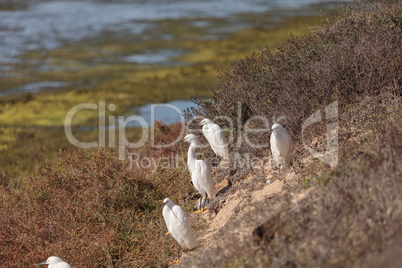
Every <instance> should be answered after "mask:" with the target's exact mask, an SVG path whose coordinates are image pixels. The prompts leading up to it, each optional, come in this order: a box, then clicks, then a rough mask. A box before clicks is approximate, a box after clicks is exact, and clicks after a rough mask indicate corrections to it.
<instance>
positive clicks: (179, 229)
mask: <svg viewBox="0 0 402 268" xmlns="http://www.w3.org/2000/svg"><path fill="white" fill-rule="evenodd" d="M161 206H164V208H163V211H162V214H163V219H164V220H165V223H166V226H167V228H168V230H169V233H170V234H171V235H172V236H173V238H174V239H175V240H176V241H177V242H178V243H179V245H180V246H182V247H185V248H188V249H192V248H195V247H198V246H199V245H200V243H199V242H198V241H197V239H195V236H194V233H193V231H192V230H191V224H190V220H189V219H188V217H187V215H186V213H185V212H184V210H183V209H182V208H181V207H180V206H178V205H176V204H175V203H173V201H172V200H171V199H170V198H166V199H165V200H163V204H162V205H161ZM180 246H179V250H178V253H177V259H179V255H180Z"/></svg>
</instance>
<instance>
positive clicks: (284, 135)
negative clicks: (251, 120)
mask: <svg viewBox="0 0 402 268" xmlns="http://www.w3.org/2000/svg"><path fill="white" fill-rule="evenodd" d="M271 131H272V134H271V140H270V141H271V152H272V156H273V158H274V162H275V165H276V166H277V167H279V169H281V167H286V166H287V165H289V163H290V157H291V153H292V152H291V149H292V140H291V139H290V135H289V133H288V132H287V130H286V129H284V128H283V127H282V126H281V125H279V124H273V125H272V127H271V129H270V130H268V131H266V132H265V133H267V132H271Z"/></svg>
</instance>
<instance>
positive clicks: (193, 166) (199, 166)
mask: <svg viewBox="0 0 402 268" xmlns="http://www.w3.org/2000/svg"><path fill="white" fill-rule="evenodd" d="M181 141H185V142H189V143H191V144H190V147H189V148H188V155H187V166H188V170H189V171H190V175H191V182H192V183H193V185H194V187H195V189H197V191H198V192H199V193H200V194H201V202H200V209H199V210H198V211H197V212H196V213H200V212H203V211H204V208H205V204H206V202H207V199H208V196H209V197H211V198H213V197H214V196H215V194H216V188H215V185H214V182H213V181H212V175H211V170H210V169H209V167H208V165H207V163H205V162H204V161H203V160H198V159H196V158H195V149H196V148H197V147H198V146H200V145H201V143H200V141H199V140H198V138H197V136H196V135H194V134H188V135H187V136H185V137H184V139H182V140H180V141H178V143H179V142H181ZM204 196H205V199H204V202H202V198H203V197H204Z"/></svg>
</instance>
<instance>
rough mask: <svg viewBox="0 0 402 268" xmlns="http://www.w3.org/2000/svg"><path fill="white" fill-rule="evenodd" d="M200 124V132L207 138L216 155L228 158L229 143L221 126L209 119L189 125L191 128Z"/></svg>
mask: <svg viewBox="0 0 402 268" xmlns="http://www.w3.org/2000/svg"><path fill="white" fill-rule="evenodd" d="M197 125H201V126H202V133H203V134H204V136H205V138H206V139H207V140H208V142H209V145H210V146H211V148H212V150H213V151H214V152H215V154H216V156H220V157H222V158H224V159H226V160H229V143H228V141H227V139H226V137H225V134H224V133H223V130H222V128H221V127H220V126H219V125H217V124H215V123H214V122H212V121H211V120H209V119H206V118H205V119H203V120H202V121H201V122H200V123H198V124H195V125H193V126H191V128H193V127H195V126H197Z"/></svg>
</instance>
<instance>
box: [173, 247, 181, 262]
mask: <svg viewBox="0 0 402 268" xmlns="http://www.w3.org/2000/svg"><path fill="white" fill-rule="evenodd" d="M179 262H181V260H180V244H179V248H178V250H177V259H176V260H174V261H173V262H172V264H178V263H179Z"/></svg>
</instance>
